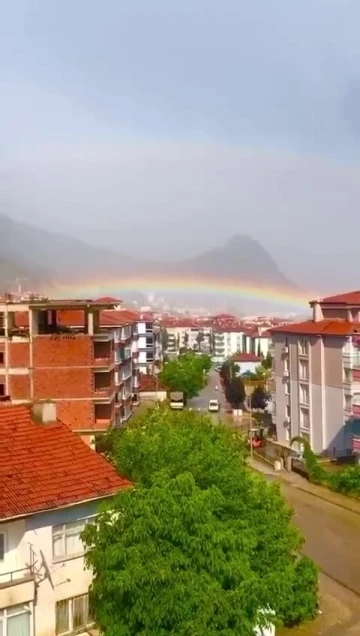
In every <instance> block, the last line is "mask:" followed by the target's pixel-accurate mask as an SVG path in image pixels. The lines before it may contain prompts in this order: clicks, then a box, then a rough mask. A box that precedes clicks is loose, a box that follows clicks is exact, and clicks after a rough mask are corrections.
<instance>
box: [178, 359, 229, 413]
mask: <svg viewBox="0 0 360 636" xmlns="http://www.w3.org/2000/svg"><path fill="white" fill-rule="evenodd" d="M216 385H217V386H218V388H219V390H218V391H216V388H215V387H216ZM209 400H219V402H220V408H221V411H222V414H224V409H225V408H226V406H227V405H226V400H225V397H224V394H223V392H222V391H221V390H220V377H219V374H218V373H217V372H216V371H214V370H213V369H212V370H211V371H210V373H209V377H208V383H207V386H206V387H205V388H204V389H203V390H202V391H201V393H200V395H198V396H197V397H195V398H193V399H192V400H189V403H188V407H189V408H192V409H194V411H195V410H197V409H201V410H205V411H207V410H208V405H209ZM216 415H217V414H216Z"/></svg>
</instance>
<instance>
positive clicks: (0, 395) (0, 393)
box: [0, 383, 5, 397]
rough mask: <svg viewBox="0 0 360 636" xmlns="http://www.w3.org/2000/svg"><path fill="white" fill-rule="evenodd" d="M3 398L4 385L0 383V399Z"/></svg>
mask: <svg viewBox="0 0 360 636" xmlns="http://www.w3.org/2000/svg"><path fill="white" fill-rule="evenodd" d="M4 396H5V384H2V383H0V397H4Z"/></svg>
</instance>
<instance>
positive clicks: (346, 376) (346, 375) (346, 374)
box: [344, 369, 353, 384]
mask: <svg viewBox="0 0 360 636" xmlns="http://www.w3.org/2000/svg"><path fill="white" fill-rule="evenodd" d="M352 379H353V374H352V371H351V370H350V369H344V382H346V383H347V384H351V382H352Z"/></svg>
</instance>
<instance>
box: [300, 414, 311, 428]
mask: <svg viewBox="0 0 360 636" xmlns="http://www.w3.org/2000/svg"><path fill="white" fill-rule="evenodd" d="M300 428H304V429H306V430H307V431H308V430H309V429H310V419H309V411H308V410H307V409H300Z"/></svg>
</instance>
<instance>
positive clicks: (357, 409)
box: [351, 404, 360, 417]
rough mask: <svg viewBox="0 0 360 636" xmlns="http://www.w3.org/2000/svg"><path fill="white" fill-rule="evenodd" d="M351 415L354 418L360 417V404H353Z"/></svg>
mask: <svg viewBox="0 0 360 636" xmlns="http://www.w3.org/2000/svg"><path fill="white" fill-rule="evenodd" d="M351 414H352V415H353V416H354V417H360V404H353V405H352V407H351Z"/></svg>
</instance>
